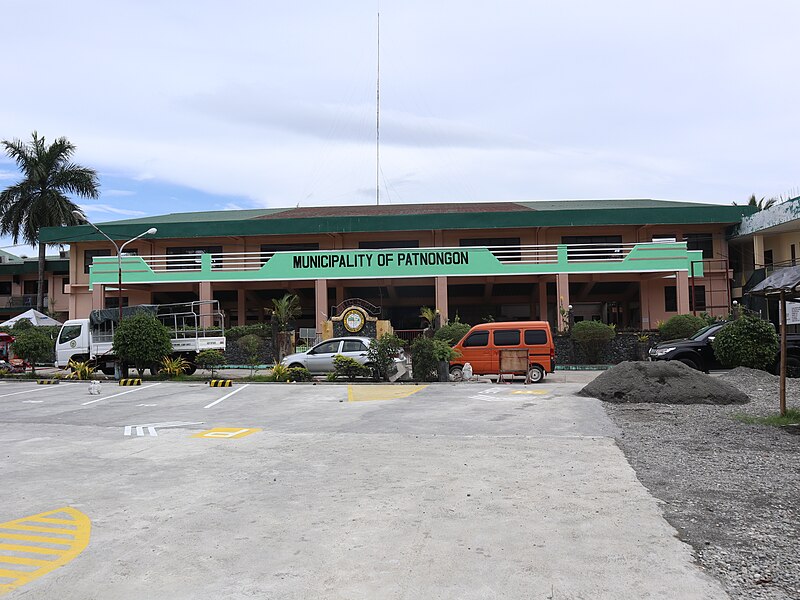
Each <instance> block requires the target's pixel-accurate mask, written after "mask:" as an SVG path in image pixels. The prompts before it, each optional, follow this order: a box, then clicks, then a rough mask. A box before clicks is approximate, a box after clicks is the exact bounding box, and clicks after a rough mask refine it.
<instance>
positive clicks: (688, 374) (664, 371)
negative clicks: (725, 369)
mask: <svg viewBox="0 0 800 600" xmlns="http://www.w3.org/2000/svg"><path fill="white" fill-rule="evenodd" d="M579 394H580V395H581V396H591V397H593V398H599V399H600V400H603V401H605V402H656V403H662V404H744V403H745V402H748V397H747V394H745V393H743V392H741V391H739V388H737V387H736V386H735V385H731V384H730V383H727V382H721V381H720V380H719V379H717V378H714V377H710V376H708V375H706V374H705V373H701V372H700V371H697V370H695V369H692V368H689V367H687V366H686V365H684V364H683V363H681V362H677V361H671V362H667V361H656V362H623V363H620V364H618V365H616V366H614V367H612V368H611V369H609V370H608V371H605V372H604V373H601V374H600V375H598V376H597V377H596V378H595V379H594V380H593V381H592V382H591V383H589V384H588V385H587V386H586V387H585V388H583V389H582V390H581V391H580V392H579Z"/></svg>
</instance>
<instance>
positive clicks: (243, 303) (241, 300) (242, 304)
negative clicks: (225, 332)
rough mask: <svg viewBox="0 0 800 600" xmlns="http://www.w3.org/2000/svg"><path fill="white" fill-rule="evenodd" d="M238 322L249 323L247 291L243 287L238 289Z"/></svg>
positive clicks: (240, 323) (238, 323)
mask: <svg viewBox="0 0 800 600" xmlns="http://www.w3.org/2000/svg"><path fill="white" fill-rule="evenodd" d="M236 324H237V325H239V326H240V327H241V326H242V325H247V293H246V292H245V290H244V289H243V288H239V289H238V290H236Z"/></svg>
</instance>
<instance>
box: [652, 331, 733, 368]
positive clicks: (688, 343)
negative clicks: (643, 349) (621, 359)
mask: <svg viewBox="0 0 800 600" xmlns="http://www.w3.org/2000/svg"><path fill="white" fill-rule="evenodd" d="M727 324H728V321H724V322H721V323H714V324H713V325H708V326H707V327H703V328H702V329H701V330H700V331H698V332H697V333H695V334H694V335H693V336H692V337H690V338H688V339H687V338H685V339H682V340H668V341H666V342H661V343H660V344H658V345H657V346H656V347H655V348H650V360H678V361H680V362H682V363H683V364H685V365H687V366H690V367H692V368H693V369H697V370H699V371H705V372H706V373H708V372H709V371H710V370H711V369H721V368H722V365H720V364H719V361H718V360H717V357H716V356H714V349H713V348H712V347H711V342H713V341H714V338H715V337H716V335H717V332H718V331H719V330H720V329H722V328H723V327H725V325H727Z"/></svg>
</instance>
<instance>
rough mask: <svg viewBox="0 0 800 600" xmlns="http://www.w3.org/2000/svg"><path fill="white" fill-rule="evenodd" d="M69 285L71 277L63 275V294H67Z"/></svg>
mask: <svg viewBox="0 0 800 600" xmlns="http://www.w3.org/2000/svg"><path fill="white" fill-rule="evenodd" d="M68 285H69V277H62V278H61V293H62V294H65V295H66V293H67V286H68Z"/></svg>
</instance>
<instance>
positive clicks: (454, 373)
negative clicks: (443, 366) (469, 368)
mask: <svg viewBox="0 0 800 600" xmlns="http://www.w3.org/2000/svg"><path fill="white" fill-rule="evenodd" d="M450 376H451V377H452V378H453V381H463V380H464V367H462V366H461V365H454V366H452V367H450Z"/></svg>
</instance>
